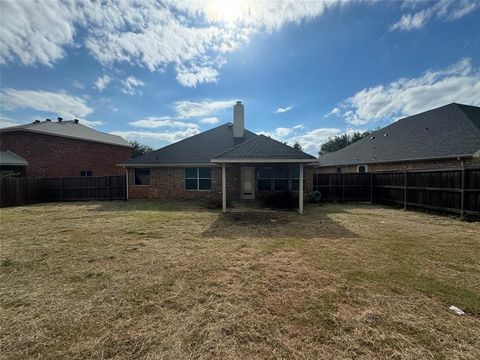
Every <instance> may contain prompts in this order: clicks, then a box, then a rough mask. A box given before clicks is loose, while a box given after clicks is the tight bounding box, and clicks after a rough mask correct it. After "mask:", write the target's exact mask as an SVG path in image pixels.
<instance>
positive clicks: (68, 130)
mask: <svg viewBox="0 0 480 360" xmlns="http://www.w3.org/2000/svg"><path fill="white" fill-rule="evenodd" d="M12 131H29V132H36V133H40V134H46V135H54V136H61V137H67V138H73V139H80V140H87V141H93V142H99V143H104V144H111V145H118V146H126V147H132V146H131V145H130V144H129V142H128V141H127V140H125V139H124V138H122V137H121V136H117V135H112V134H107V133H104V132H101V131H98V130H95V129H92V128H89V127H88V126H85V125H82V124H81V123H78V124H76V123H75V122H74V121H73V120H68V121H62V122H57V121H41V122H39V123H31V124H25V125H18V126H11V127H8V128H3V129H0V132H12Z"/></svg>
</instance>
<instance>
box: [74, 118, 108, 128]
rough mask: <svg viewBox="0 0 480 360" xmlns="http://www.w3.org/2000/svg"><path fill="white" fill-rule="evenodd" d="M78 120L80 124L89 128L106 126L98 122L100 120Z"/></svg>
mask: <svg viewBox="0 0 480 360" xmlns="http://www.w3.org/2000/svg"><path fill="white" fill-rule="evenodd" d="M78 120H79V121H80V124H83V125H85V126H89V127H96V126H100V125H105V124H106V123H105V122H104V121H100V120H87V119H78Z"/></svg>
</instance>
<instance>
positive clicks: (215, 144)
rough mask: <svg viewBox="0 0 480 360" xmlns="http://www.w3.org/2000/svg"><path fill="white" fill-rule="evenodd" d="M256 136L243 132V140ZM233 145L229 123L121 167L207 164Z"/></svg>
mask: <svg viewBox="0 0 480 360" xmlns="http://www.w3.org/2000/svg"><path fill="white" fill-rule="evenodd" d="M256 136H258V135H256V134H254V133H253V132H251V131H248V130H245V136H244V138H245V140H246V141H248V140H249V139H252V138H254V137H256ZM234 145H235V143H234V138H233V127H232V124H231V123H227V124H224V125H220V126H217V127H215V128H213V129H210V130H207V131H204V132H202V133H200V134H197V135H194V136H191V137H189V138H186V139H183V140H180V141H178V142H176V143H173V144H171V145H167V146H165V147H163V148H161V149H158V150H155V151H152V152H149V153H146V154H143V155H141V156H138V157H136V158H133V159H130V160H128V161H125V162H124V163H123V165H135V164H136V165H143V164H145V165H147V164H148V165H152V164H153V165H179V164H209V163H210V160H211V159H212V158H213V157H214V156H215V155H216V154H219V153H222V152H224V151H226V150H227V149H230V148H231V147H233V146H234Z"/></svg>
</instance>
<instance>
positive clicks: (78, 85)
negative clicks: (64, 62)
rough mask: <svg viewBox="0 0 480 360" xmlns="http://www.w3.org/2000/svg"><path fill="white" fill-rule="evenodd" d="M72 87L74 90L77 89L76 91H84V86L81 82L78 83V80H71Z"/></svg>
mask: <svg viewBox="0 0 480 360" xmlns="http://www.w3.org/2000/svg"><path fill="white" fill-rule="evenodd" d="M72 85H73V87H74V88H77V89H80V90H83V89H85V84H84V83H82V82H81V81H78V80H73V83H72Z"/></svg>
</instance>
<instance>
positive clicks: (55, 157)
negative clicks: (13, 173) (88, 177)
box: [0, 131, 132, 177]
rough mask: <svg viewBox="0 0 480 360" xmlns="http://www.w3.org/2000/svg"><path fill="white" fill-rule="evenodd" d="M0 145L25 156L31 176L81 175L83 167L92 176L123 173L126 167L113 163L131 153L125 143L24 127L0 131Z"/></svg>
mask: <svg viewBox="0 0 480 360" xmlns="http://www.w3.org/2000/svg"><path fill="white" fill-rule="evenodd" d="M0 149H1V150H10V151H13V152H14V153H15V154H17V155H19V156H21V157H23V158H24V159H25V160H27V161H28V164H29V165H28V166H27V174H26V175H27V176H30V177H64V176H80V172H81V171H82V170H91V171H92V175H93V176H106V175H122V174H125V170H124V169H122V168H121V167H119V166H116V165H117V164H119V163H122V162H124V161H125V160H128V159H130V158H131V157H132V149H131V148H128V147H125V146H116V145H109V144H102V143H97V142H91V141H85V140H77V139H69V138H65V137H60V136H52V135H46V134H37V133H32V132H25V131H19V132H8V133H2V134H1V137H0Z"/></svg>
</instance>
